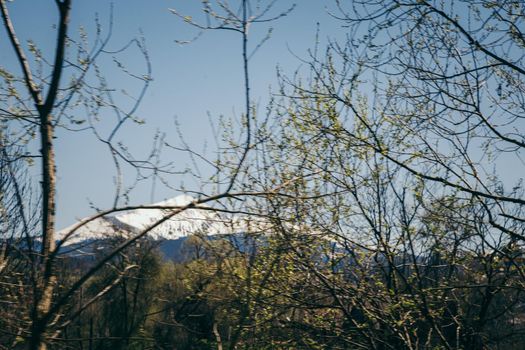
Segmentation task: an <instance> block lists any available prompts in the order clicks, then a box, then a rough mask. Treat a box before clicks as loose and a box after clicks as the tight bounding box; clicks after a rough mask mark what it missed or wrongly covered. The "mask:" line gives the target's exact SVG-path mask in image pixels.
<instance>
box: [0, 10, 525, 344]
mask: <svg viewBox="0 0 525 350" xmlns="http://www.w3.org/2000/svg"><path fill="white" fill-rule="evenodd" d="M18 2H22V1H21V0H14V1H7V0H0V12H1V13H0V14H1V17H2V25H1V26H2V30H1V31H0V41H1V42H2V45H4V46H2V48H7V49H5V50H4V49H2V51H3V52H2V53H1V56H0V349H29V350H47V349H50V350H51V349H85V350H95V349H97V350H102V349H133V350H145V349H152V350H153V349H159V350H160V349H165V350H168V349H181V350H185V349H187V350H204V349H217V350H226V349H230V350H234V349H239V350H240V349H261V350H263V349H283V350H285V349H377V350H387V349H393V350H394V349H407V350H408V349H410V350H420V349H421V350H423V349H429V350H431V349H432V350H438V349H448V350H452V349H458V350H459V349H465V350H468V349H472V350H484V349H494V350H511V349H523V348H525V199H524V185H523V174H525V172H524V171H525V163H524V157H525V154H524V150H525V121H524V118H525V1H523V0H475V1H474V0H451V1H439V0H326V1H323V3H326V11H327V13H328V14H329V18H330V21H333V23H334V25H336V26H337V28H338V31H339V32H338V33H324V32H322V28H321V30H319V31H318V32H317V33H318V34H317V36H316V37H313V38H312V40H311V48H310V49H309V50H308V55H306V57H299V58H298V63H297V70H296V71H291V72H290V71H286V70H284V69H280V68H277V69H276V70H275V76H276V81H277V82H278V85H277V87H276V88H273V89H272V90H271V91H270V92H269V93H268V96H266V97H265V99H263V100H262V101H264V103H261V102H260V101H261V99H260V98H259V96H254V92H253V79H252V78H253V75H254V69H253V68H252V65H251V64H252V62H253V59H254V57H257V55H258V54H260V53H261V52H262V50H264V47H265V46H264V45H266V44H267V41H268V42H271V41H272V40H274V37H272V35H277V36H278V35H279V33H278V31H276V32H275V33H274V32H273V29H272V26H273V25H276V24H277V23H283V22H286V21H287V20H289V19H290V17H291V16H292V15H293V13H294V11H297V10H299V9H300V7H301V6H305V5H304V3H303V2H301V1H297V3H296V4H293V3H289V4H288V5H289V6H288V5H284V1H276V0H230V1H227V0H201V1H197V0H195V2H196V3H198V4H199V6H198V8H199V9H200V10H199V11H200V12H196V13H186V12H185V11H183V10H179V9H177V8H176V7H174V8H170V9H169V11H170V16H172V17H173V21H178V22H179V23H181V24H182V25H184V26H187V27H188V28H191V29H192V30H194V31H195V33H196V36H195V40H199V38H200V36H206V35H208V34H209V33H210V32H214V33H215V32H217V33H220V35H229V36H232V37H234V38H236V40H237V43H238V47H237V51H236V52H235V54H236V55H237V57H238V58H239V60H238V62H239V64H238V67H236V69H237V70H238V72H239V74H241V75H240V76H241V77H242V79H241V80H239V82H238V84H239V86H240V90H239V91H241V94H240V96H238V97H239V101H242V105H241V106H237V108H239V110H240V112H238V113H237V114H235V115H233V114H232V115H224V116H221V117H220V118H216V119H214V120H210V123H211V124H213V125H212V127H213V130H214V136H215V143H210V145H216V146H209V147H211V148H212V149H208V150H207V151H201V150H200V149H195V147H193V146H192V144H190V143H188V142H187V141H186V140H185V139H184V137H183V134H182V133H179V134H176V135H167V134H165V133H163V132H158V133H156V134H155V135H154V136H153V137H151V139H148V140H147V141H144V144H148V147H150V146H151V145H152V146H151V151H147V154H146V156H144V157H142V156H137V155H136V154H135V153H134V150H135V149H134V148H133V147H130V146H129V145H130V144H133V142H134V140H126V139H125V137H124V136H122V137H121V135H126V134H125V130H126V128H130V127H132V126H131V125H133V127H135V126H138V127H140V125H141V124H143V123H147V122H148V118H149V117H152V116H148V115H147V113H144V112H141V113H140V115H139V113H138V112H137V111H139V110H140V106H141V104H144V103H146V102H147V101H146V99H147V96H148V95H147V93H146V91H147V90H148V89H150V88H151V86H153V85H154V84H155V83H156V82H155V79H154V78H152V76H151V70H152V69H154V65H153V64H152V62H153V60H152V59H151V57H150V52H149V51H148V46H147V43H148V40H151V38H148V37H147V36H143V37H141V36H137V37H130V38H129V39H130V41H129V43H128V44H127V45H125V46H124V47H122V48H120V49H118V50H116V49H114V48H111V47H110V44H109V43H110V41H111V40H110V39H111V35H112V29H111V28H112V26H113V25H115V26H117V25H118V24H117V23H113V21H112V19H110V20H109V21H108V23H105V22H104V21H103V20H102V19H98V18H97V19H96V20H94V21H93V23H95V24H94V26H95V27H94V28H95V30H94V31H92V32H91V31H87V30H84V29H83V28H80V29H78V28H74V27H72V26H71V25H70V20H71V13H72V11H75V8H76V6H77V5H79V4H80V3H81V2H80V1H75V0H47V2H48V3H49V4H48V6H49V7H51V8H52V9H53V12H54V13H55V16H56V17H55V19H54V20H55V22H54V23H53V27H52V28H53V33H54V38H53V39H52V40H51V42H52V50H49V49H42V48H41V45H42V43H39V42H37V41H34V42H33V41H25V40H22V39H20V37H19V32H20V31H21V30H22V29H23V27H24V18H18V17H17V18H15V16H12V14H13V11H12V9H13V6H15V5H16V4H17V3H18ZM173 6H175V5H173ZM109 7H110V5H109V3H108V8H109ZM168 7H169V5H168V4H166V10H167V11H168ZM26 20H27V21H28V20H29V19H26ZM144 20H146V19H144ZM312 25H314V26H315V24H312ZM258 27H260V28H262V30H263V32H265V33H267V34H265V35H263V36H262V37H256V38H254V37H252V30H254V28H258ZM332 34H333V35H332ZM335 34H338V35H335ZM339 34H342V35H339ZM324 36H326V37H328V39H326V40H325V37H324ZM175 39H177V38H173V40H175ZM177 40H178V39H177ZM190 41H191V42H189V43H187V45H190V46H191V45H194V42H193V41H192V40H190ZM130 50H131V51H130ZM126 55H127V56H126ZM130 55H133V57H137V59H138V60H140V62H142V64H141V65H140V66H138V67H137V66H136V65H133V66H132V67H128V66H127V65H126V63H125V60H126V59H125V57H130ZM6 57H9V63H8V61H7V58H6ZM108 57H109V59H108ZM4 60H5V61H4ZM108 62H110V63H111V65H108ZM109 66H111V67H112V70H108V67H109ZM118 74H121V75H124V76H126V77H127V79H129V81H132V85H133V87H135V88H136V89H135V90H133V91H134V93H133V95H132V96H126V98H127V97H129V100H126V101H127V102H125V103H124V102H122V101H124V100H123V99H122V96H121V95H123V94H124V95H126V94H127V93H126V92H125V91H124V90H122V89H125V88H126V86H115V85H112V79H111V78H112V75H118ZM159 74H163V72H160V73H159ZM121 82H122V81H121ZM119 94H120V95H119ZM206 98H207V97H206V96H200V97H199V99H202V100H204V99H206ZM129 101H132V102H131V103H130V102H129ZM195 103H201V101H200V100H199V101H195ZM174 108H175V109H176V108H177V106H174ZM199 123H200V121H199ZM181 127H184V125H182V126H181ZM81 132H82V133H86V134H88V135H90V137H91V138H92V139H93V140H94V142H96V143H97V144H98V145H99V146H100V148H101V149H103V150H104V152H105V153H107V157H108V159H110V160H111V164H112V166H111V167H108V168H105V167H101V168H100V169H97V170H96V171H97V172H107V173H111V174H113V178H114V179H115V180H114V183H113V191H114V196H113V198H114V199H113V200H112V203H111V204H110V205H108V206H105V207H97V206H95V205H93V208H94V209H96V211H95V213H94V214H93V215H92V216H90V217H88V218H86V219H83V220H81V221H78V222H77V223H76V224H74V225H73V226H70V227H68V228H67V229H65V230H60V227H57V223H56V222H57V216H58V215H60V211H59V209H60V207H57V198H60V197H59V196H60V190H59V189H60V188H61V187H60V183H61V181H64V176H60V174H61V173H60V170H61V169H63V168H67V167H68V164H66V163H60V162H58V161H57V156H56V154H57V152H59V151H60V149H61V148H64V147H69V148H71V149H72V151H74V152H88V153H89V152H92V150H90V149H87V150H86V149H84V150H81V149H79V148H80V147H77V148H75V147H76V146H75V145H74V144H71V145H66V144H65V143H64V142H62V141H61V139H63V138H65V136H64V135H66V134H69V133H71V134H73V135H77V134H78V133H81ZM144 137H145V138H146V136H144ZM167 137H173V138H179V141H178V143H171V141H170V142H168V141H166V140H167ZM213 147H215V148H213ZM93 152H94V151H93ZM186 163H187V164H188V165H186ZM57 169H58V170H57ZM123 179H132V180H131V181H129V182H126V181H125V180H123ZM181 179H182V180H181ZM188 179H190V180H191V181H189V180H188ZM151 182H152V183H153V184H154V185H155V184H156V186H159V188H162V189H163V191H166V192H169V193H170V196H171V195H175V194H176V195H181V194H184V195H186V197H185V198H187V200H186V201H184V202H169V201H166V202H161V204H146V203H141V204H137V203H136V202H133V201H130V200H129V198H130V196H131V193H133V191H134V188H135V187H138V186H140V184H141V183H151ZM182 182H184V183H185V184H188V183H192V184H196V185H179V184H180V183H182ZM79 186H82V185H81V184H79ZM57 189H58V190H57ZM82 200H85V199H84V198H78V201H82ZM136 212H139V213H148V212H149V213H153V212H155V213H160V215H158V216H152V215H151V216H149V218H150V221H148V222H147V223H146V224H144V225H142V226H140V227H139V228H131V226H126V225H122V224H117V220H116V219H115V218H119V216H118V215H126V214H128V215H129V213H136ZM145 215H147V214H145ZM192 215H193V216H196V217H199V218H201V219H200V220H201V221H205V219H203V218H207V219H206V220H208V221H207V222H204V223H201V224H194V223H191V224H188V225H187V227H192V232H185V233H184V235H183V236H184V237H183V238H181V239H180V240H179V241H177V242H178V243H177V244H179V245H180V246H179V247H178V248H177V249H178V250H177V253H176V255H177V256H175V257H167V256H166V254H165V248H163V244H165V241H164V240H163V239H152V238H151V237H152V234H153V233H155V234H158V232H161V231H162V230H163V229H164V228H166V227H168V226H167V225H168V224H170V223H177V220H186V221H188V220H190V221H191V220H192V219H191V217H192ZM120 217H122V216H120ZM151 218H153V219H151ZM181 218H184V219H181ZM101 220H103V222H104V225H101V226H100V228H99V229H98V231H97V232H95V229H94V227H95V225H94V223H98V222H102V221H101ZM195 220H196V219H195ZM174 225H175V224H173V225H172V226H169V227H172V228H171V229H170V230H172V231H170V232H167V233H168V234H178V233H180V232H175V231H176V229H173V227H182V224H181V225H180V226H174ZM184 227H186V226H184ZM217 227H219V228H220V229H217ZM212 229H215V230H216V231H217V230H219V231H221V232H212ZM91 231H92V232H91ZM101 231H102V232H101ZM212 233H221V235H212ZM101 237H102V238H101ZM173 249H174V248H173Z"/></svg>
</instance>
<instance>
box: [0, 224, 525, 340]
mask: <svg viewBox="0 0 525 350" xmlns="http://www.w3.org/2000/svg"><path fill="white" fill-rule="evenodd" d="M429 216H430V214H429ZM449 219H451V218H449ZM436 221H437V220H434V221H432V220H431V221H428V222H426V225H428V226H426V227H425V228H426V229H427V230H428V229H430V228H431V227H433V225H435V224H436ZM457 225H458V226H457V227H455V228H454V231H447V232H446V233H445V232H441V233H440V235H439V236H441V237H442V238H441V239H439V240H433V244H432V249H431V250H429V251H426V252H425V253H424V254H418V255H414V254H413V252H411V251H401V250H399V251H397V252H396V253H394V252H393V251H388V252H387V251H379V250H378V251H376V252H374V253H372V252H370V251H369V250H366V249H364V248H362V247H359V246H357V245H352V246H350V245H347V246H342V245H340V244H339V243H336V242H335V241H332V240H327V239H326V238H323V236H325V237H326V235H312V234H311V233H309V232H304V231H301V230H297V228H295V229H294V228H292V227H290V226H289V225H286V226H282V227H287V229H285V230H282V231H280V232H278V231H274V232H273V233H271V234H269V232H266V233H264V234H262V233H261V234H260V235H259V236H258V237H253V236H250V237H247V236H242V235H237V236H236V237H230V238H228V237H223V238H221V239H209V238H208V237H206V236H203V235H194V236H190V237H188V238H187V239H186V240H185V242H184V246H183V249H182V258H183V262H173V261H170V260H167V259H166V258H165V257H164V256H163V255H162V253H160V251H159V249H158V244H159V242H152V241H142V242H140V243H138V244H136V245H135V246H133V247H132V248H130V249H128V250H127V251H126V252H125V253H122V254H120V255H119V256H118V257H116V258H114V259H113V260H112V261H111V262H110V263H108V264H107V265H106V266H105V267H104V269H103V270H102V271H101V272H100V273H99V274H98V275H97V277H96V278H94V279H92V280H91V281H90V283H89V284H86V285H85V286H84V287H83V288H82V289H80V290H79V291H78V293H76V294H75V296H74V297H73V298H72V299H71V302H70V303H69V304H68V305H67V307H65V308H64V314H62V315H60V316H59V317H57V320H56V321H57V323H61V321H62V320H67V322H64V323H61V326H60V328H59V329H57V330H59V331H60V333H58V332H57V333H56V335H54V336H50V337H49V347H50V348H51V349H90V350H93V349H166V350H167V349H188V350H189V349H195V350H197V349H234V348H235V349H358V348H363V349H366V348H373V349H440V348H447V346H450V348H454V349H485V348H497V349H516V348H519V347H520V346H521V345H522V344H523V342H525V334H524V333H523V331H524V330H525V297H524V295H523V293H522V292H521V290H522V279H521V271H522V269H523V268H524V264H523V251H522V250H521V249H519V248H518V247H517V246H511V245H509V246H508V247H507V249H506V250H505V251H504V252H501V253H495V252H491V253H489V254H481V253H478V254H477V253H474V252H473V251H467V250H465V249H463V248H460V247H458V246H454V245H447V244H446V243H447V238H446V236H447V234H448V235H450V234H458V235H459V234H462V235H466V234H468V229H467V228H465V227H462V226H460V225H459V223H458V224H457ZM434 229H436V228H435V227H434ZM449 229H450V230H452V228H449ZM421 234H422V235H424V234H425V233H423V232H422V233H421ZM434 235H435V236H437V232H434ZM240 240H243V241H244V244H245V245H249V246H250V249H245V248H246V246H244V247H242V248H241V249H240V247H239V241H240ZM118 243H121V242H119V240H115V241H113V242H109V241H106V242H104V243H103V246H99V247H98V248H97V249H94V251H95V252H97V253H96V254H97V255H99V256H98V257H97V256H96V255H95V256H93V255H87V256H76V257H72V256H66V255H65V256H63V257H62V259H61V264H60V268H59V271H58V272H57V274H58V275H59V276H60V278H61V280H62V281H70V282H68V283H74V281H75V276H77V275H79V274H81V273H83V272H85V271H86V270H88V269H89V268H90V266H92V265H93V263H94V261H96V260H97V259H98V258H99V257H100V256H103V255H104V249H108V246H107V245H108V244H118ZM99 244H100V243H99ZM13 259H15V260H16V257H13ZM11 266H15V265H13V264H11ZM17 269H18V270H19V271H18V272H16V271H14V270H11V271H9V272H10V273H9V274H8V275H7V274H5V273H4V274H2V275H1V278H2V279H1V280H0V282H1V284H0V291H1V295H2V296H3V300H2V302H3V307H2V311H0V312H1V314H0V316H1V317H0V327H1V329H2V333H1V335H0V342H1V343H2V344H4V346H6V345H7V344H10V345H9V346H6V348H11V349H23V348H25V346H26V343H25V341H24V339H23V337H21V332H23V330H24V329H27V327H28V325H29V319H28V318H27V315H30V314H31V310H30V305H31V304H30V302H29V301H30V300H31V295H30V293H31V288H30V287H29V286H28V284H29V283H30V278H28V277H27V274H26V272H25V271H26V269H25V267H24V265H23V263H22V264H20V265H19V266H18V268H17ZM69 287H70V286H69V285H67V284H65V285H64V286H63V288H64V289H65V290H67V288H69ZM60 290H61V288H59V289H58V293H60ZM56 297H57V298H59V295H57V296H56ZM8 300H9V303H7V301H8ZM24 300H25V301H24ZM91 300H93V302H90V301H91Z"/></svg>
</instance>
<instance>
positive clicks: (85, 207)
mask: <svg viewBox="0 0 525 350" xmlns="http://www.w3.org/2000/svg"><path fill="white" fill-rule="evenodd" d="M230 3H236V2H234V1H230ZM295 3H296V7H295V9H294V11H292V12H291V13H290V14H289V15H288V16H286V17H284V18H281V19H279V20H278V21H276V22H273V23H270V24H266V23H263V24H258V25H255V26H253V27H252V28H251V29H250V36H249V40H250V42H249V45H250V46H251V47H252V48H253V47H255V46H256V45H257V43H258V42H259V40H260V39H261V38H263V37H264V36H265V34H266V31H267V30H268V28H269V27H270V26H271V27H273V33H272V37H271V38H270V40H268V41H267V42H266V43H265V44H264V45H263V46H262V47H261V48H260V49H259V50H258V51H257V53H256V54H255V55H254V56H253V57H252V58H251V60H250V79H251V89H252V100H253V101H254V102H255V103H257V104H258V106H259V109H260V110H261V111H263V110H264V107H265V104H266V103H267V101H268V98H269V94H270V93H269V91H270V87H271V86H273V87H275V86H276V84H277V80H276V67H277V66H279V67H280V69H282V71H283V72H285V73H288V74H293V73H294V71H295V70H296V69H297V68H298V67H300V66H301V60H300V58H307V56H308V49H310V48H312V47H313V45H314V43H315V37H316V30H317V23H319V27H320V38H321V39H322V41H326V40H327V37H332V38H333V37H337V36H341V35H344V29H343V28H342V23H341V22H338V21H336V20H334V19H333V18H331V17H330V16H329V15H328V14H327V11H326V6H328V8H330V7H333V1H329V0H326V1H320V0H296V1H295ZM112 4H113V5H111V2H109V1H107V0H90V1H85V0H84V1H81V0H73V6H72V17H71V25H70V28H71V29H70V33H71V35H72V36H73V37H75V38H78V32H79V28H80V27H81V26H82V27H83V28H84V30H85V31H86V33H87V36H88V41H89V39H90V38H93V37H94V32H95V28H96V26H95V23H96V18H98V19H99V21H100V24H101V25H102V30H103V32H105V31H107V29H108V23H109V17H110V15H109V13H110V8H111V6H113V27H114V29H113V36H112V38H111V41H110V43H109V46H108V48H109V49H110V50H117V49H118V48H120V47H122V46H123V45H125V44H126V43H127V42H129V40H131V39H133V38H135V37H137V36H143V37H144V38H145V43H146V46H147V50H148V55H149V57H150V62H151V67H152V73H151V77H152V79H153V80H152V82H151V85H150V87H149V89H148V90H147V93H146V95H145V96H144V99H143V100H142V103H141V104H140V107H139V109H138V110H137V113H136V115H137V116H138V117H139V118H141V119H143V120H144V121H145V124H144V125H136V124H129V125H126V126H125V127H124V128H123V129H122V132H121V133H119V136H118V141H122V142H123V143H125V144H126V145H127V146H128V147H129V149H130V151H131V152H132V153H134V154H135V155H136V157H137V158H140V157H141V156H142V157H143V156H145V155H147V154H148V152H149V151H150V149H151V145H152V142H153V141H152V140H153V136H154V135H155V133H156V132H157V131H161V132H163V133H165V134H166V141H168V142H169V143H171V144H177V142H178V137H177V127H176V123H175V120H177V121H178V123H179V125H180V130H181V131H182V133H183V135H184V138H185V139H186V141H187V142H188V143H189V145H190V146H192V147H194V148H195V149H196V150H202V149H203V148H204V145H208V149H211V148H213V147H214V144H213V137H212V132H211V130H212V129H211V126H210V119H211V120H212V123H215V122H217V120H218V118H219V116H220V115H224V116H227V117H228V116H232V115H236V116H239V115H240V113H242V111H243V109H244V105H243V91H244V90H243V76H242V60H241V38H240V36H239V35H238V34H236V33H233V32H229V31H214V32H206V33H204V34H203V35H202V36H200V37H199V38H198V40H196V41H194V42H192V43H190V44H186V45H181V44H178V43H177V40H187V39H191V38H193V37H194V36H195V35H196V34H197V31H196V30H195V29H194V28H191V27H190V26H189V25H188V24H187V23H184V21H182V20H180V19H178V18H177V17H176V16H174V15H173V14H172V13H171V12H170V10H169V9H170V8H172V9H177V11H179V12H180V13H183V14H187V15H189V16H192V18H195V19H198V18H199V13H200V9H201V3H200V1H197V0H148V1H146V0H115V1H114V2H112ZM293 4H294V1H291V0H279V1H277V2H276V4H275V6H274V10H273V13H274V14H277V13H279V12H281V11H283V10H286V9H288V8H289V7H290V6H292V5H293ZM8 8H9V10H10V13H11V17H12V20H13V23H14V26H15V28H16V31H17V34H18V36H19V38H20V40H21V42H22V43H23V44H24V45H25V46H26V48H27V40H32V41H33V42H34V43H35V44H36V46H37V47H38V48H39V49H41V50H42V52H43V53H44V56H45V57H47V58H48V59H51V58H52V52H53V51H52V50H53V45H54V43H55V32H56V30H55V27H54V24H55V23H56V20H57V13H56V7H55V5H54V1H52V0H38V1H37V0H15V1H13V2H10V3H8ZM6 39H7V38H6V36H5V32H4V31H3V28H2V30H0V66H2V67H4V68H7V69H9V70H11V71H14V72H19V70H18V71H17V69H18V66H17V65H16V61H15V60H14V56H13V53H12V51H11V48H10V46H9V45H8V44H9V43H8V42H7V40H6ZM110 56H111V55H109V56H108V57H105V58H103V59H102V61H101V69H102V71H103V73H104V74H106V76H107V79H108V81H110V84H111V86H112V87H114V88H115V89H116V90H118V89H126V90H127V91H128V92H129V93H130V94H132V95H133V94H135V95H136V94H137V93H138V91H139V90H138V86H137V85H136V84H134V83H132V82H131V81H130V80H129V79H126V78H125V77H123V76H122V74H117V73H115V72H118V70H117V69H115V63H114V62H112V59H111V57H110ZM117 57H118V59H120V60H122V61H123V62H124V63H125V64H126V65H128V66H129V67H130V70H131V71H133V72H134V73H137V74H144V73H145V72H146V70H145V63H144V60H143V58H142V56H141V55H140V54H139V52H138V50H134V49H131V50H129V51H127V52H126V53H125V54H124V55H120V56H117ZM119 99H121V100H119V101H118V103H122V105H123V106H124V107H126V106H129V105H130V104H131V100H130V99H126V98H123V97H120V98H119ZM79 113H80V112H79ZM101 118H108V120H109V121H110V122H111V121H112V120H113V119H112V118H114V116H112V115H102V116H101ZM102 122H104V120H103V121H102ZM56 136H57V138H56V141H55V146H56V156H57V174H58V181H57V182H58V187H57V228H58V229H61V228H63V227H66V226H68V225H70V224H72V223H73V222H75V221H76V220H77V219H79V218H83V217H86V216H88V215H91V214H93V213H94V209H93V208H92V205H93V206H95V207H97V208H101V209H104V208H109V207H111V206H112V204H113V198H114V193H115V191H114V188H115V186H114V183H115V179H114V176H115V171H114V168H113V166H112V162H111V157H110V155H109V153H108V151H107V149H106V148H105V147H104V146H103V145H102V144H101V143H100V142H98V141H97V140H96V139H95V138H94V137H93V135H92V134H91V133H90V132H70V131H65V130H58V131H57V135H56ZM163 162H172V163H174V164H175V165H177V166H179V167H180V168H184V167H185V164H184V163H186V162H187V160H185V159H184V157H181V156H180V154H179V155H177V154H176V153H173V152H167V153H166V155H165V157H164V158H163ZM179 164H180V165H179ZM32 173H33V174H34V176H35V179H37V178H38V174H39V167H37V166H35V167H34V168H33V170H32ZM133 179H134V176H133V174H132V173H125V178H124V182H125V183H127V184H130V183H132V180H133ZM173 180H174V181H175V182H177V181H179V182H180V181H181V180H182V181H185V182H186V184H185V185H186V186H187V187H189V188H191V186H192V185H194V184H192V183H191V181H189V179H188V178H187V177H182V178H181V177H178V178H177V177H174V178H173ZM188 181H189V182H190V183H187V182H188ZM173 185H174V186H177V185H178V183H174V184H173ZM177 194H179V193H177V192H176V191H174V190H171V189H168V188H166V187H163V186H161V185H157V187H156V188H155V191H154V193H153V194H152V186H151V182H145V183H143V184H141V185H139V186H137V187H136V189H135V190H134V191H133V192H132V193H131V196H130V202H131V204H146V203H150V202H152V201H160V200H164V199H167V198H171V197H174V196H176V195H177Z"/></svg>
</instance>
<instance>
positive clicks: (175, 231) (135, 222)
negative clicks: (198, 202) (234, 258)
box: [58, 195, 232, 245]
mask: <svg viewBox="0 0 525 350" xmlns="http://www.w3.org/2000/svg"><path fill="white" fill-rule="evenodd" d="M192 201H194V198H193V197H191V196H188V195H180V196H176V197H173V198H170V199H167V200H164V201H161V202H158V203H154V204H151V206H155V207H162V206H166V207H176V206H184V205H187V204H189V203H191V202H192ZM173 210H174V209H169V208H167V209H146V208H141V209H131V210H127V211H123V212H117V213H114V214H112V215H106V216H103V217H100V218H97V219H95V220H92V221H90V222H88V223H86V224H85V225H83V226H81V227H80V228H79V229H77V230H76V231H75V233H74V234H73V235H72V236H71V237H70V238H69V239H68V240H67V242H66V245H69V244H76V243H79V242H82V241H87V240H93V239H102V238H109V237H111V236H115V235H119V236H130V235H133V234H138V233H140V232H143V231H144V230H146V229H149V228H150V227H151V226H153V225H155V224H157V223H158V222H159V221H162V222H161V223H160V224H158V225H157V226H155V227H154V228H152V229H151V230H150V231H149V232H148V233H147V237H148V238H150V239H154V240H159V239H177V238H180V237H182V236H186V235H189V234H193V233H198V232H199V233H206V234H210V235H213V234H227V233H232V226H231V225H230V223H229V221H227V220H226V219H224V218H222V217H221V215H220V214H219V213H217V212H215V211H213V210H206V209H195V208H191V209H186V210H184V211H183V212H180V213H177V214H175V215H173ZM170 215H173V216H170ZM85 220H87V219H84V221H85ZM75 225H77V224H74V225H71V226H69V227H67V228H65V229H63V230H61V231H59V232H58V238H59V239H61V238H63V237H64V236H65V235H66V234H67V233H68V232H69V231H71V230H72V229H73V228H74V226H75Z"/></svg>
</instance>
